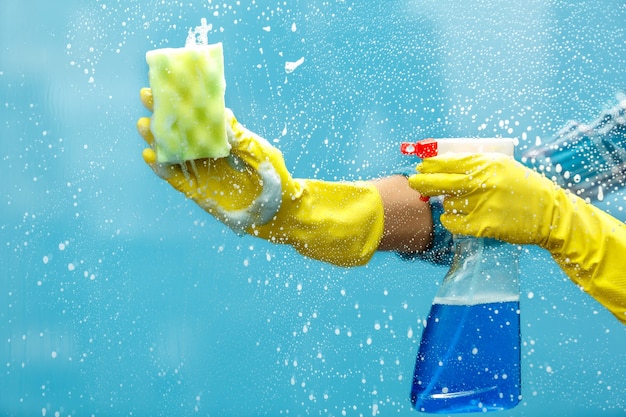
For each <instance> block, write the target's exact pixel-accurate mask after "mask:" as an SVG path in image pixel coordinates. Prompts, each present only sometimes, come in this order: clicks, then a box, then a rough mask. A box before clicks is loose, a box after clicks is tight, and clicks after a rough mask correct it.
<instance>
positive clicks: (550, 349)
mask: <svg viewBox="0 0 626 417" xmlns="http://www.w3.org/2000/svg"><path fill="white" fill-rule="evenodd" d="M203 17H204V18H206V19H207V20H208V22H209V23H210V24H212V25H213V30H212V31H211V33H210V37H209V40H210V42H217V41H221V42H223V44H224V53H225V63H226V81H227V93H226V102H227V105H228V106H229V107H231V108H232V109H233V111H234V112H235V114H236V115H237V116H238V118H239V119H240V121H242V122H243V123H244V124H245V125H246V126H247V127H249V128H250V129H252V130H253V131H255V132H257V133H259V134H261V135H263V136H264V137H266V138H267V139H268V140H271V141H273V143H275V144H276V145H277V146H278V147H280V149H281V150H282V151H283V152H284V154H285V159H286V161H287V165H288V167H289V169H290V170H291V171H292V172H293V173H294V175H295V176H297V177H307V178H311V177H315V178H321V179H327V180H350V179H358V178H373V177H377V176H381V175H385V174H388V173H390V172H393V171H395V170H397V169H398V168H399V167H401V166H404V165H407V164H411V163H413V161H412V160H411V159H406V157H403V156H401V155H399V152H398V147H399V143H400V142H401V141H403V140H415V139H419V138H424V137H430V136H434V137H446V136H509V137H516V138H518V139H519V140H520V146H519V147H518V149H519V150H520V151H522V150H523V149H525V148H527V147H529V146H533V145H535V143H537V142H544V143H545V142H546V141H548V140H549V139H550V137H551V136H552V135H553V134H554V133H555V132H556V131H557V130H558V129H559V128H560V127H561V126H563V125H564V124H565V123H566V122H567V121H568V120H571V119H576V120H578V121H580V122H588V121H591V120H593V119H594V118H595V117H596V116H597V115H599V114H600V112H601V111H602V110H603V109H606V108H608V107H611V106H613V105H614V104H615V103H616V102H617V101H619V100H623V99H624V97H623V96H620V92H622V91H624V89H625V88H626V23H624V22H626V5H625V4H624V2H623V0H620V1H618V0H600V1H539V0H525V1H522V2H511V1H497V0H490V1H487V0H484V1H478V0H469V1H464V2H458V1H448V0H436V1H435V0H424V1H410V0H404V1H400V0H389V1H362V2H356V1H355V2H351V1H320V0H307V1H289V0H285V1H270V0H268V1H260V0H257V1H244V0H241V1H238V2H233V1H219V2H218V1H210V0H208V1H207V0H205V1H195V0H189V1H181V2H173V1H172V2H169V1H165V2H163V1H160V0H159V1H157V0H150V1H148V0H145V1H119V0H118V1H115V0H108V1H98V0H91V1H84V0H72V1H62V2H61V1H58V2H52V1H46V0H29V1H23V0H2V2H1V3H0V140H1V143H2V146H1V148H0V170H1V171H0V172H1V175H2V181H0V196H1V197H0V415H2V416H10V415H15V416H25V415H29V416H37V415H42V416H53V415H59V416H70V415H71V416H91V415H95V416H155V415H176V416H188V415H203V416H208V415H210V416H241V417H243V416H264V415H267V416H280V415H283V416H376V415H379V416H391V415H393V416H404V415H419V413H417V412H416V411H414V410H412V409H411V405H410V401H409V392H410V385H411V377H412V371H413V365H414V360H415V355H416V352H417V346H418V342H419V338H420V336H421V331H422V329H423V323H424V321H425V319H426V316H427V314H428V311H429V309H430V304H431V301H432V299H433V297H434V295H435V293H436V291H437V287H438V284H439V282H440V281H441V279H442V278H443V275H444V274H445V272H446V268H442V267H435V266H432V265H429V264H425V263H420V262H414V263H411V262H404V261H402V260H400V259H399V258H398V257H396V256H394V255H393V254H386V253H379V254H377V255H376V256H375V257H374V259H373V260H372V261H371V262H370V264H368V265H367V266H365V267H361V268H355V269H341V268H335V267H332V266H329V265H326V264H323V263H320V262H316V261H312V260H307V259H304V258H303V257H301V256H300V255H298V254H297V253H296V252H294V251H293V250H292V249H291V248H289V247H279V246H272V245H269V244H267V243H266V242H264V241H261V240H257V239H254V238H251V237H247V236H246V237H237V236H235V235H234V234H233V233H232V232H231V231H230V230H228V229H226V228H225V227H224V226H222V225H221V224H220V223H218V222H217V221H215V220H214V219H213V218H212V217H210V216H209V215H207V214H206V213H204V212H203V211H201V210H200V209H199V208H198V207H196V206H195V205H194V204H193V203H192V202H190V201H188V200H186V199H185V198H184V197H183V196H182V195H179V194H178V193H176V192H174V191H173V190H171V189H170V188H169V186H168V185H167V184H165V183H163V182H162V181H161V180H159V179H158V178H156V177H155V176H154V175H153V173H152V172H151V171H150V169H149V168H147V167H146V166H145V165H144V164H143V162H142V160H141V149H142V148H143V143H142V140H141V139H140V137H139V135H138V134H137V133H136V130H135V122H136V120H137V118H138V117H140V116H143V115H146V114H147V113H146V111H145V110H144V109H143V108H142V107H141V105H140V103H139V99H138V92H139V89H140V88H141V87H142V86H145V85H146V84H147V66H146V64H145V52H146V51H147V50H150V49H154V48H160V47H180V46H182V45H183V44H184V42H185V38H186V36H187V31H188V29H189V28H191V27H194V26H196V25H199V24H200V19H201V18H203ZM302 57H303V58H304V62H303V63H302V65H300V66H299V67H298V68H296V69H295V70H294V71H293V72H290V73H288V72H287V71H286V70H285V63H286V62H293V61H297V60H298V59H300V58H302ZM623 204H624V197H623V196H622V194H620V193H617V194H612V195H609V196H607V197H606V199H605V200H604V201H603V202H602V203H601V206H602V207H604V208H606V209H608V210H610V211H611V212H612V213H614V214H615V215H617V216H618V217H620V218H622V219H624V217H626V215H622V213H623V212H622V205H623ZM521 266H522V332H523V333H522V342H523V351H522V356H523V365H522V378H523V400H522V402H521V404H520V405H519V406H518V407H517V408H515V409H512V410H509V411H505V412H502V413H500V414H499V415H503V416H547V415H559V416H589V415H607V416H622V415H625V414H626V378H624V375H626V347H625V346H626V329H625V328H624V326H623V325H621V324H619V323H618V322H617V320H616V319H614V318H613V317H612V316H611V315H610V314H609V313H608V312H607V311H606V310H604V309H603V308H602V307H601V306H600V305H599V304H598V303H596V302H595V301H594V300H593V299H591V298H590V297H588V296H587V295H586V294H584V293H583V292H582V291H580V290H579V289H578V288H577V287H576V286H574V285H573V284H571V283H570V282H569V280H568V279H567V277H565V275H564V274H563V273H562V272H560V270H559V269H558V268H557V267H556V266H555V265H554V263H553V262H552V261H551V259H550V257H549V256H548V255H547V254H546V253H545V252H544V251H541V250H538V249H536V248H532V247H528V248H525V250H524V251H523V254H522V265H521Z"/></svg>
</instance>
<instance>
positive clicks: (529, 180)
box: [409, 154, 626, 324]
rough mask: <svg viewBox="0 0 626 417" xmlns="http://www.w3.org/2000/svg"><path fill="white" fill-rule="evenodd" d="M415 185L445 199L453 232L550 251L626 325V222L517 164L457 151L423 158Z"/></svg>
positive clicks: (446, 221)
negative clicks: (452, 153) (457, 152)
mask: <svg viewBox="0 0 626 417" xmlns="http://www.w3.org/2000/svg"><path fill="white" fill-rule="evenodd" d="M417 171H418V174H416V175H413V176H411V177H410V178H409V184H410V186H411V187H412V188H413V189H415V190H417V191H419V192H420V193H422V194H424V195H427V196H436V195H445V196H446V198H445V200H444V214H443V215H442V216H441V222H442V223H443V225H444V226H445V227H446V228H447V229H448V230H450V231H451V232H452V233H453V234H462V235H471V236H477V237H491V238H496V239H500V240H503V241H506V242H509V243H517V244H535V245H538V246H540V247H542V248H544V249H547V250H548V251H549V252H550V253H551V255H552V257H553V258H554V260H555V261H556V262H557V263H558V264H559V266H560V267H561V268H562V269H563V271H564V272H565V273H566V274H567V275H568V276H569V277H570V279H572V281H574V282H575V283H576V284H578V285H580V286H581V287H582V288H583V289H584V290H585V291H586V292H587V293H589V294H590V295H591V296H593V297H594V298H596V299H597V300H598V301H599V302H600V303H601V304H603V305H604V306H605V307H607V308H608V309H609V310H610V311H611V312H612V313H613V314H614V315H615V316H616V317H617V318H618V319H619V320H620V321H621V322H623V323H625V324H626V303H625V302H624V300H626V274H624V271H626V256H624V254H626V225H624V224H623V223H622V222H620V221H619V220H617V219H615V218H613V217H612V216H610V215H609V214H607V213H605V212H603V211H602V210H600V209H598V208H596V207H594V206H592V205H590V204H588V203H586V202H585V201H584V200H582V199H581V198H579V197H576V196H574V195H572V194H571V193H569V192H567V191H565V190H563V189H561V188H559V187H558V186H557V185H556V184H554V183H553V182H552V181H550V180H549V179H547V178H545V177H543V176H541V175H540V174H538V173H536V172H534V171H532V170H530V169H528V168H526V167H524V166H523V165H521V164H520V163H518V162H516V161H515V160H513V159H511V158H509V157H506V156H501V155H495V154H483V155H474V154H460V155H459V154H455V155H444V156H436V157H433V158H428V159H425V160H423V162H422V163H421V164H419V165H418V167H417Z"/></svg>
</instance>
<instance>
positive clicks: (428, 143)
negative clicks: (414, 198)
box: [400, 139, 437, 201]
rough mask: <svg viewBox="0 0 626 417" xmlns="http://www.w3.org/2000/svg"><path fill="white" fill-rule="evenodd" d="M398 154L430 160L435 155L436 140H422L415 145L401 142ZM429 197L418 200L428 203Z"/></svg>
mask: <svg viewBox="0 0 626 417" xmlns="http://www.w3.org/2000/svg"><path fill="white" fill-rule="evenodd" d="M400 152H402V153H403V154H405V155H416V156H417V157H418V158H422V159H424V158H430V157H431V156H436V155H437V140H435V139H423V140H418V141H417V142H415V143H412V142H402V144H400ZM428 199H429V197H426V196H424V195H423V196H421V197H420V200H422V201H428Z"/></svg>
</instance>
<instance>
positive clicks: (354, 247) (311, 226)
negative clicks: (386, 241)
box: [137, 88, 384, 266]
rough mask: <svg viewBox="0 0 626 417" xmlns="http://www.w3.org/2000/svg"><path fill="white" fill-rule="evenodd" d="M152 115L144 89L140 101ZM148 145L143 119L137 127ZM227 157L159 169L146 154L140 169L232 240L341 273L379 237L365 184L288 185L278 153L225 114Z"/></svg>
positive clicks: (374, 193)
mask: <svg viewBox="0 0 626 417" xmlns="http://www.w3.org/2000/svg"><path fill="white" fill-rule="evenodd" d="M140 97H141V101H142V103H143V104H144V106H145V107H146V108H147V109H148V110H150V111H152V109H153V99H152V92H151V90H150V89H149V88H144V89H142V90H141V93H140ZM137 127H138V130H139V133H140V134H141V135H142V137H143V138H144V140H145V141H146V142H147V143H148V144H149V145H152V144H153V142H154V138H153V136H152V133H151V131H150V118H148V117H143V118H141V119H139V121H138V123H137ZM227 135H228V141H229V143H230V145H231V147H232V148H231V154H230V156H228V157H226V158H219V159H199V160H194V161H187V162H185V163H184V164H159V163H157V162H156V154H155V151H154V150H153V149H152V147H149V148H147V149H145V150H144V152H143V158H144V160H145V162H146V163H147V164H148V165H149V166H150V167H151V168H152V169H153V170H154V172H155V173H156V174H157V175H159V176H160V177H161V178H163V179H164V180H166V181H167V182H168V183H169V184H170V185H171V186H172V187H174V188H175V189H176V190H178V191H180V192H181V193H183V194H184V195H185V196H187V197H189V198H191V199H192V200H193V201H195V202H196V203H197V204H198V205H199V206H200V207H202V208H203V209H204V210H205V211H207V212H208V213H210V214H212V215H213V216H215V217H216V218H217V219H218V220H220V221H221V222H223V223H224V224H226V225H227V226H229V227H230V228H231V229H233V230H234V231H236V232H238V233H242V232H245V233H249V234H251V235H254V236H257V237H260V238H263V239H267V240H269V241H271V242H274V243H284V244H289V245H292V246H293V247H294V248H295V249H296V250H297V251H298V252H300V253H302V254H304V255H306V256H309V257H311V258H314V259H318V260H322V261H326V262H330V263H333V264H336V265H342V266H354V265H362V264H364V263H366V262H367V261H368V260H369V259H370V257H371V256H372V255H373V254H374V252H375V251H376V250H377V249H378V246H379V243H380V240H381V238H382V235H383V227H384V221H383V206H382V201H381V197H380V194H379V192H378V190H377V188H376V187H375V186H374V185H373V184H372V183H369V182H364V181H361V182H352V183H339V182H326V181H318V180H306V179H294V178H292V176H291V174H290V173H289V172H288V170H287V168H286V166H285V162H284V160H283V156H282V154H281V152H280V151H279V150H278V149H276V148H275V147H273V146H271V145H270V143H269V142H267V141H266V140H265V139H263V138H261V137H259V136H257V135H256V134H254V133H253V132H251V131H249V130H247V129H246V128H245V127H243V126H242V125H241V124H239V123H238V122H237V120H236V119H235V117H234V115H233V114H232V112H230V110H228V111H227Z"/></svg>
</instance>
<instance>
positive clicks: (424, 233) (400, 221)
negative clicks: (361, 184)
mask: <svg viewBox="0 0 626 417" xmlns="http://www.w3.org/2000/svg"><path fill="white" fill-rule="evenodd" d="M371 183H372V184H374V186H376V188H377V189H378V192H379V193H380V196H381V198H382V201H383V208H384V213H385V230H384V232H383V236H382V239H381V241H380V244H379V246H378V250H381V251H391V250H393V251H398V252H421V251H424V250H426V249H427V248H428V246H429V245H430V242H431V236H432V230H433V224H432V217H431V213H430V206H429V205H428V203H427V202H424V201H422V200H421V199H420V194H419V193H418V192H417V191H415V190H414V189H412V188H411V187H410V186H409V181H408V180H407V178H406V177H404V176H402V175H394V176H391V177H386V178H381V179H377V180H373V181H371Z"/></svg>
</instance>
